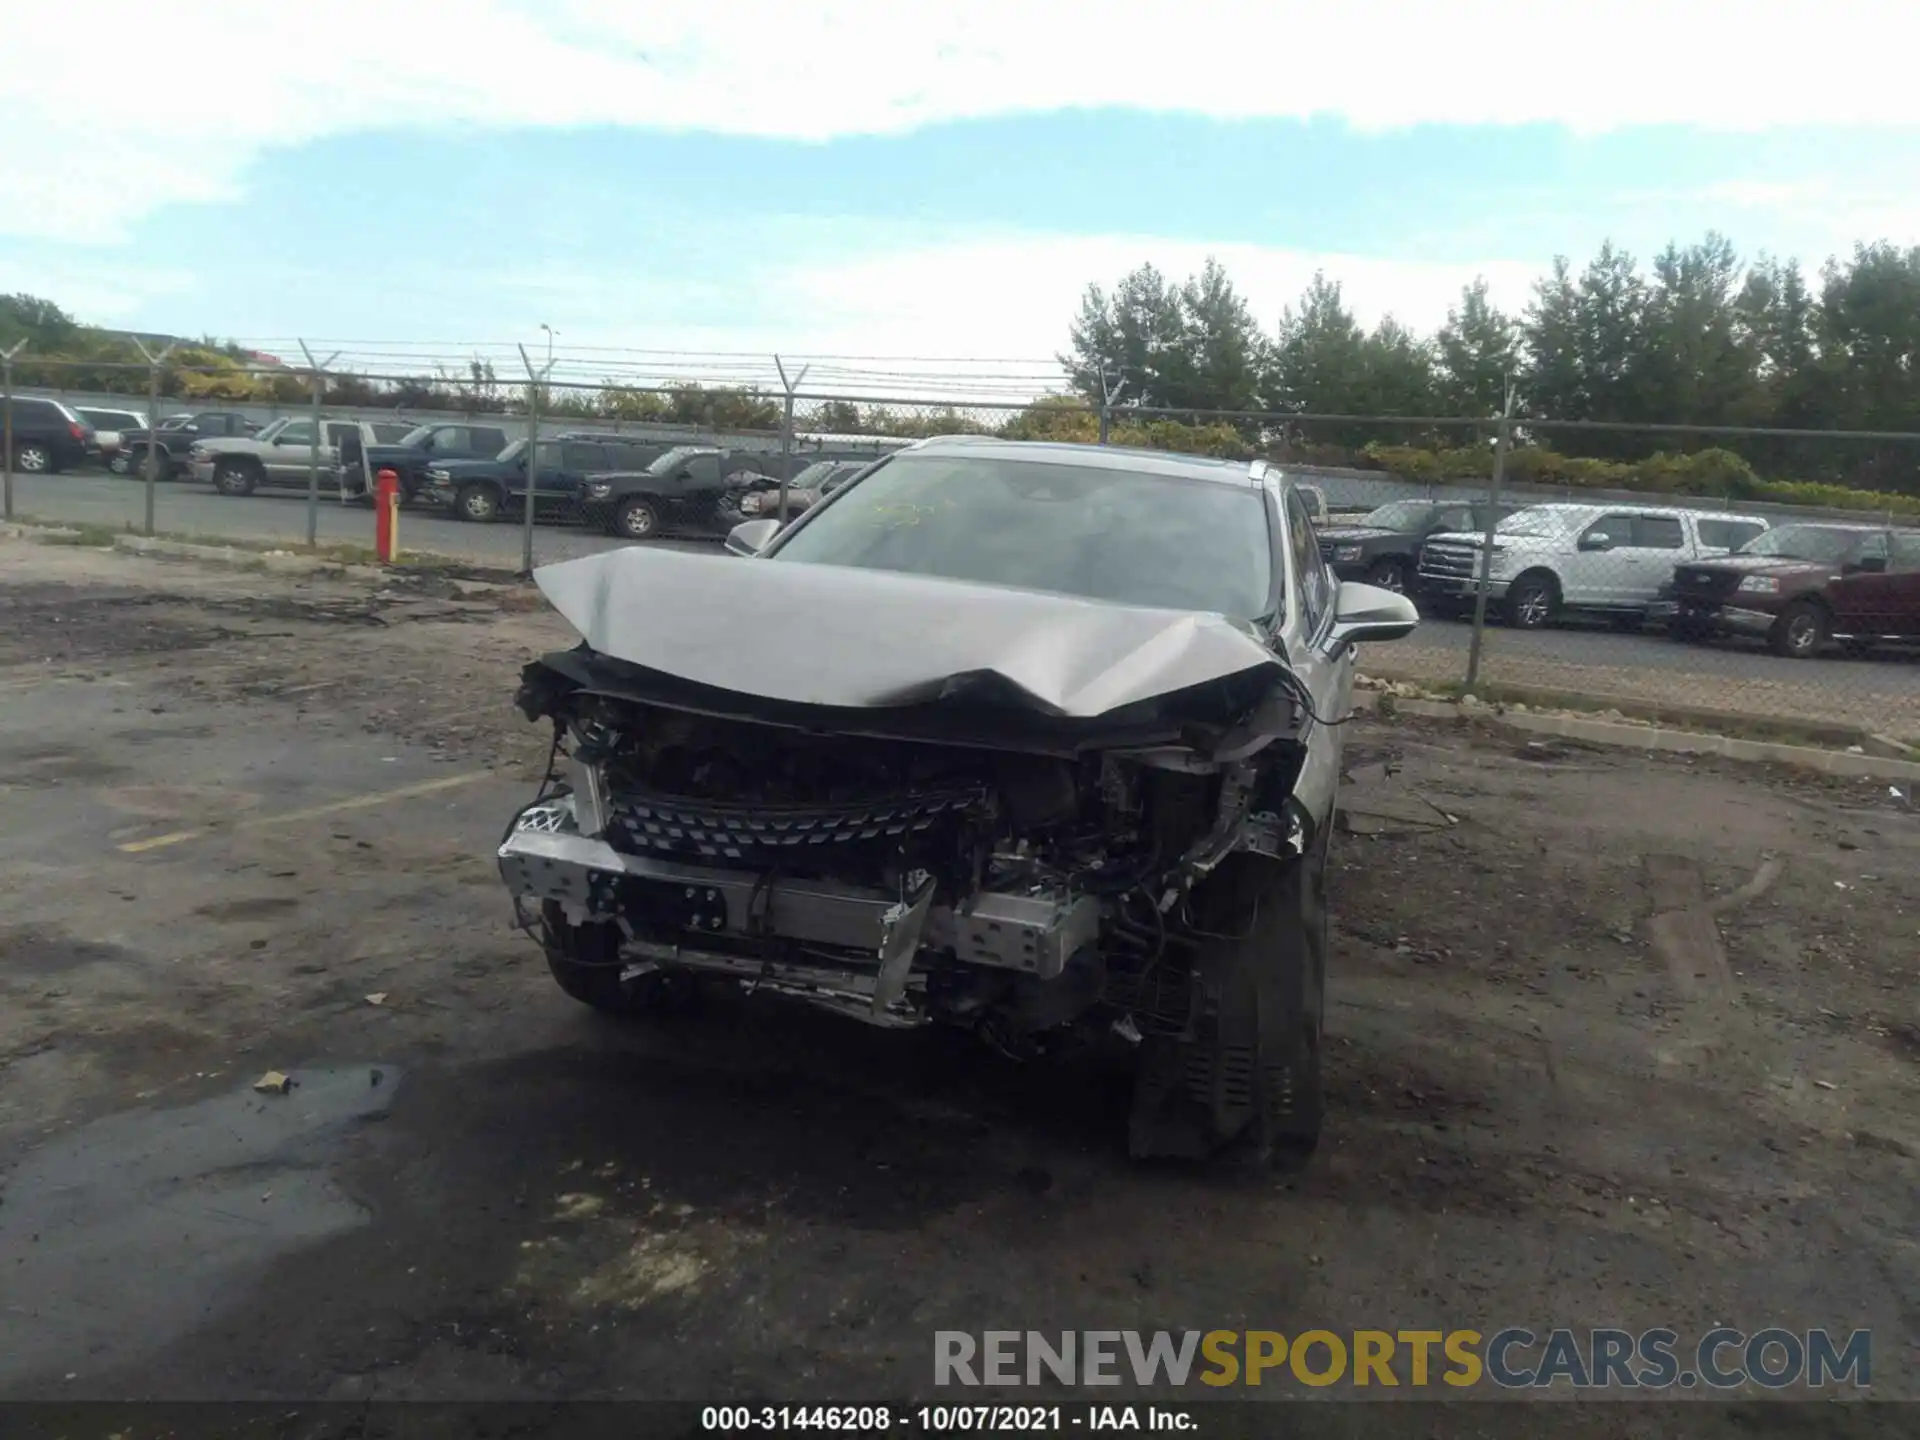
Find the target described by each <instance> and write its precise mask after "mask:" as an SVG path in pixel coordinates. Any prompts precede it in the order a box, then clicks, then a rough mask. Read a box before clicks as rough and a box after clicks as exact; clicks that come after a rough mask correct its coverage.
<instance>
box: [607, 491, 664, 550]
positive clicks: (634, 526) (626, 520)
mask: <svg viewBox="0 0 1920 1440" xmlns="http://www.w3.org/2000/svg"><path fill="white" fill-rule="evenodd" d="M607 529H608V530H609V531H610V532H611V533H613V534H615V535H623V536H625V537H626V538H627V539H629V540H651V539H652V538H653V537H654V536H655V535H658V534H659V533H660V512H659V510H657V509H656V508H655V507H654V503H653V501H652V500H650V499H648V498H647V497H646V496H645V495H629V496H628V497H627V498H626V499H625V500H622V501H621V502H620V503H619V504H618V505H617V506H615V507H614V511H613V514H612V515H611V516H610V517H608V520H607Z"/></svg>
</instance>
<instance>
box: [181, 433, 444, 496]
mask: <svg viewBox="0 0 1920 1440" xmlns="http://www.w3.org/2000/svg"><path fill="white" fill-rule="evenodd" d="M319 423H320V432H319V439H320V445H319V460H320V479H321V480H322V481H324V482H326V483H328V484H332V483H334V481H335V480H336V478H337V476H338V473H339V471H338V467H339V461H340V447H341V446H342V445H343V444H346V443H348V442H349V440H350V439H358V440H359V441H360V443H361V444H362V445H363V446H373V445H383V444H393V443H395V442H396V441H398V440H399V439H400V438H401V437H402V436H404V435H407V434H409V433H411V432H412V430H413V429H414V427H413V426H411V425H407V424H403V423H392V424H388V423H385V422H379V421H375V422H371V423H369V422H366V421H360V420H340V419H330V418H328V417H326V416H324V415H323V416H322V417H321V418H320V422H319ZM313 427H314V422H313V420H312V419H311V418H310V417H307V416H300V417H298V418H296V417H293V416H287V417H285V418H283V419H279V420H275V421H274V422H273V423H272V424H270V425H268V426H267V427H266V428H265V429H264V430H262V431H260V433H259V434H257V435H249V436H244V437H242V436H233V437H228V438H225V439H221V438H208V437H202V438H200V439H198V440H195V441H194V443H193V445H192V448H190V449H189V450H188V451H187V463H188V464H189V466H191V467H192V470H193V478H194V479H196V480H198V481H200V482H202V483H203V484H210V485H212V486H213V488H214V489H215V490H217V491H219V492H220V493H221V494H222V495H251V494H252V493H253V492H254V491H255V490H257V489H259V488H260V487H262V486H266V487H268V488H295V489H301V490H304V489H306V487H307V477H308V473H309V471H310V470H311V469H312V468H313V460H314V428H313Z"/></svg>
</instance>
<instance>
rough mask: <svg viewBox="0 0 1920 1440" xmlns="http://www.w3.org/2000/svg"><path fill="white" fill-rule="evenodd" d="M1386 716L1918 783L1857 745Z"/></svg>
mask: <svg viewBox="0 0 1920 1440" xmlns="http://www.w3.org/2000/svg"><path fill="white" fill-rule="evenodd" d="M1383 693H1384V692H1382V691H1378V690H1356V691H1355V692H1354V696H1353V704H1354V709H1356V710H1359V711H1362V712H1369V713H1370V712H1373V711H1375V710H1377V709H1378V708H1379V704H1380V697H1381V695H1382V694H1383ZM1391 698H1392V701H1393V704H1392V706H1391V707H1390V708H1391V713H1393V714H1396V715H1417V716H1420V717H1421V718H1423V719H1431V720H1482V721H1485V722H1486V723H1488V724H1490V725H1496V726H1498V727H1499V728H1501V729H1503V730H1508V731H1511V732H1512V733H1514V734H1516V735H1556V736H1559V737H1561V738H1563V739H1568V740H1583V741H1585V742H1587V743H1588V744H1590V745H1606V746H1611V747H1613V748H1615V749H1621V750H1663V751H1667V752H1669V753H1673V754H1682V755H1724V756H1726V757H1727V758H1728V759H1729V760H1749V761H1751V760H1763V761H1772V762H1774V763H1775V764H1780V765H1797V766H1799V767H1800V768H1802V769H1806V770H1814V771H1818V772H1819V773H1820V774H1823V775H1857V776H1866V777H1868V778H1871V779H1880V780H1907V781H1920V760H1907V759H1899V758H1896V757H1894V756H1891V755H1877V754H1873V753H1871V752H1870V751H1867V749H1866V747H1864V746H1862V747H1861V749H1862V753H1860V754H1854V753H1852V752H1851V751H1846V750H1817V749H1814V748H1813V747H1812V746H1808V745H1786V744H1782V743H1780V742H1778V741H1773V740H1740V739H1736V738H1735V737H1733V736H1731V735H1705V734H1701V733H1699V732H1697V731H1693V730H1661V729H1659V728H1657V727H1655V726H1651V725H1622V724H1619V723H1616V722H1614V721H1611V720H1589V719H1586V718H1585V717H1584V716H1579V715H1539V714H1535V713H1533V712H1532V711H1529V712H1527V713H1526V714H1524V715H1516V714H1513V713H1511V712H1503V711H1501V710H1499V709H1497V708H1495V707H1493V706H1491V705H1485V704H1469V705H1461V704H1457V703H1455V702H1453V701H1448V700H1420V699H1412V698H1409V697H1406V696H1400V695H1396V696H1393V697H1391ZM1886 743H1887V744H1889V745H1890V746H1894V747H1896V748H1898V749H1900V750H1907V749H1908V747H1906V746H1904V745H1900V743H1899V742H1898V741H1888V742H1886Z"/></svg>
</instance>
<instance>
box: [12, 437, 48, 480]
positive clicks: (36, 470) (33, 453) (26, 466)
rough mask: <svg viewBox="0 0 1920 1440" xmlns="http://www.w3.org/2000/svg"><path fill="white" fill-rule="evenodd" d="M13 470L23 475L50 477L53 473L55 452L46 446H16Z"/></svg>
mask: <svg viewBox="0 0 1920 1440" xmlns="http://www.w3.org/2000/svg"><path fill="white" fill-rule="evenodd" d="M13 468H14V469H16V470H18V471H19V472H20V473H21V474H22V475H50V474H52V473H53V452H52V451H51V450H49V449H47V447H46V446H44V445H34V444H31V443H29V444H25V445H16V446H15V447H14V450H13Z"/></svg>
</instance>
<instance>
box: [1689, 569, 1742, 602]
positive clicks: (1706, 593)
mask: <svg viewBox="0 0 1920 1440" xmlns="http://www.w3.org/2000/svg"><path fill="white" fill-rule="evenodd" d="M1739 588H1740V577H1739V575H1737V574H1736V573H1734V572H1733V571H1731V570H1690V569H1688V568H1687V567H1686V566H1684V565H1683V566H1681V567H1680V570H1679V571H1678V572H1677V573H1676V574H1675V575H1674V577H1673V590H1674V594H1675V595H1677V596H1679V597H1680V598H1681V599H1683V600H1724V599H1726V598H1727V596H1729V595H1731V594H1733V592H1734V591H1735V590H1737V589H1739Z"/></svg>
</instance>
